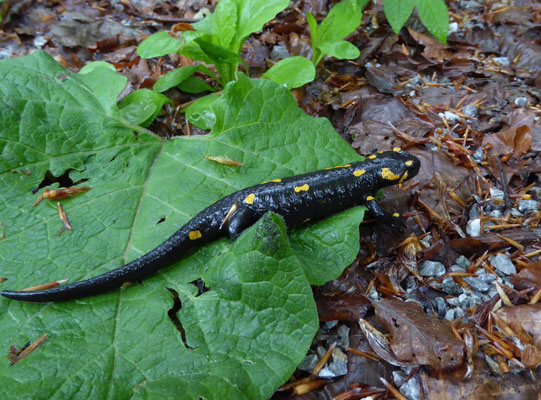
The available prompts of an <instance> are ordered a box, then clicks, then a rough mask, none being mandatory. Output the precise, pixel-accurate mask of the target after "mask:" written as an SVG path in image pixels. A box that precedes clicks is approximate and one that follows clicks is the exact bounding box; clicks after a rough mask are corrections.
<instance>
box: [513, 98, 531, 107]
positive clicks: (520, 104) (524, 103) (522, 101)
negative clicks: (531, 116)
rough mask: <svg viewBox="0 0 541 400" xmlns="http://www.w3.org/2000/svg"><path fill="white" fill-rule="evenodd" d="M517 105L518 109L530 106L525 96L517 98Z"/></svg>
mask: <svg viewBox="0 0 541 400" xmlns="http://www.w3.org/2000/svg"><path fill="white" fill-rule="evenodd" d="M515 105H516V106H517V107H526V106H527V105H528V99H527V98H526V97H523V96H520V97H517V98H516V99H515Z"/></svg>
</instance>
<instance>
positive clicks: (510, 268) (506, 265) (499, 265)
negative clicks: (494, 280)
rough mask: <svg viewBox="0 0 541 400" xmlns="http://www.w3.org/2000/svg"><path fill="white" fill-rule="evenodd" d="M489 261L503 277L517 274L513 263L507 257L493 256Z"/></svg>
mask: <svg viewBox="0 0 541 400" xmlns="http://www.w3.org/2000/svg"><path fill="white" fill-rule="evenodd" d="M489 261H490V263H491V264H492V266H493V267H494V268H496V269H497V270H498V271H500V272H502V273H503V274H505V275H511V274H515V273H516V272H517V270H516V268H515V266H514V265H513V262H512V261H511V260H510V259H509V257H507V256H505V255H503V254H496V255H495V256H492V257H490V258H489Z"/></svg>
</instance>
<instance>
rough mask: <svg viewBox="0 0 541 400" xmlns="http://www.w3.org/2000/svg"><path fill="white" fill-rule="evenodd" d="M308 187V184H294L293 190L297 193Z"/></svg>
mask: <svg viewBox="0 0 541 400" xmlns="http://www.w3.org/2000/svg"><path fill="white" fill-rule="evenodd" d="M308 189H310V186H308V184H306V183H305V184H304V185H302V186H295V192H296V193H299V192H302V191H305V192H306V191H307V190H308Z"/></svg>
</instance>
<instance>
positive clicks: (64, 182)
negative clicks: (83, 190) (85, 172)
mask: <svg viewBox="0 0 541 400" xmlns="http://www.w3.org/2000/svg"><path fill="white" fill-rule="evenodd" d="M71 171H73V169H72V168H69V169H67V170H66V171H65V172H64V173H63V174H62V175H60V176H54V175H53V174H52V173H51V171H49V170H47V172H45V176H44V177H43V179H42V181H41V182H40V184H39V185H38V187H36V188H33V189H30V191H31V192H32V194H36V192H37V191H38V190H40V189H41V188H44V187H46V186H51V185H52V184H53V183H58V184H59V186H60V187H64V188H67V187H72V186H76V185H79V184H80V183H83V182H86V181H88V178H83V179H79V180H78V181H77V182H73V180H72V179H71V178H70V176H69V174H70V172H71Z"/></svg>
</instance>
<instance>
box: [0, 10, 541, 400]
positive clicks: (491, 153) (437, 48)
mask: <svg viewBox="0 0 541 400" xmlns="http://www.w3.org/2000/svg"><path fill="white" fill-rule="evenodd" d="M447 4H448V7H449V11H450V17H451V27H452V30H451V32H450V35H449V41H448V45H447V46H445V45H442V44H441V43H439V42H438V41H436V40H435V39H433V38H432V37H431V36H429V35H427V33H426V32H424V31H423V29H422V27H421V26H420V25H419V24H418V22H417V21H416V20H414V19H411V20H410V21H409V22H408V24H407V28H405V29H403V30H402V31H401V33H400V34H399V35H394V34H393V33H392V30H391V29H390V27H389V26H388V24H387V23H386V22H385V20H384V19H383V18H382V8H381V7H382V6H381V4H378V5H374V4H371V5H369V6H368V8H367V9H365V11H364V13H363V23H362V24H361V27H360V28H359V29H358V30H357V31H356V32H355V33H354V34H353V35H351V36H350V38H349V40H350V42H352V43H354V44H356V45H357V46H358V47H359V48H360V50H361V56H360V57H359V58H358V59H357V60H351V61H338V60H335V59H327V60H325V62H324V64H320V66H319V70H318V72H319V75H318V78H317V79H316V80H315V81H314V82H312V83H309V84H308V85H306V87H305V88H302V89H296V90H295V91H294V93H295V94H296V98H297V100H298V102H299V105H300V106H301V107H302V108H303V109H304V110H305V111H306V112H307V113H308V114H311V115H318V116H325V117H328V118H329V119H330V120H331V122H332V124H333V126H334V127H335V128H336V129H337V130H338V132H339V133H340V134H341V135H342V136H343V138H344V139H345V140H346V141H348V142H349V143H351V144H352V146H353V147H354V148H355V149H357V150H358V151H359V152H360V153H361V154H369V153H371V152H374V151H379V150H383V149H387V148H392V147H395V146H401V147H402V148H405V149H407V150H408V151H412V152H413V153H414V154H415V155H416V156H418V157H419V158H420V159H421V160H422V162H423V166H422V169H421V171H420V173H419V175H418V176H417V177H416V178H415V180H413V181H412V182H410V183H408V184H407V185H405V187H403V188H402V189H397V188H393V189H392V190H389V191H386V198H385V199H383V201H384V204H385V205H386V207H387V208H394V207H399V208H400V209H402V210H406V211H407V213H406V216H407V221H406V222H407V224H408V226H409V228H410V230H411V232H412V233H411V236H410V237H408V238H407V239H405V240H402V241H400V238H397V237H395V236H396V235H393V233H390V234H389V233H388V232H385V230H383V231H378V230H374V229H373V227H372V226H371V225H370V224H363V225H362V226H361V228H360V229H361V233H362V235H361V250H360V252H359V255H358V257H357V259H356V260H355V262H354V263H353V264H352V266H351V267H350V268H348V269H346V271H345V272H344V274H343V276H342V277H341V278H339V279H337V280H335V281H333V282H329V283H327V284H326V285H323V286H321V287H318V288H315V294H316V301H317V305H318V313H319V316H320V321H321V323H320V330H319V332H318V334H317V335H316V338H315V339H314V342H313V346H312V349H311V350H310V352H309V354H308V356H307V360H308V359H309V360H312V361H314V360H315V361H316V362H317V361H318V360H321V359H323V361H325V363H324V364H325V366H324V368H326V371H327V372H326V374H325V375H324V376H323V377H321V375H320V372H321V370H323V369H324V368H323V367H322V368H321V369H320V370H319V372H317V374H316V373H315V371H316V370H314V369H313V368H312V369H309V368H308V369H307V368H302V364H301V367H299V369H298V371H297V372H296V373H295V374H294V376H293V377H292V380H291V382H290V383H288V384H287V385H285V386H284V387H283V389H287V390H283V391H280V392H277V393H276V394H275V396H274V398H276V399H283V398H299V399H300V398H302V399H331V398H333V399H342V400H343V399H360V398H363V397H366V396H373V398H378V399H379V398H389V396H393V395H391V394H389V393H390V392H389V391H388V388H389V385H394V387H396V388H398V389H399V390H400V392H401V393H402V395H403V396H405V397H406V398H408V399H416V398H431V399H439V398H468V399H478V398H479V399H481V398H486V397H487V396H492V397H493V398H506V399H528V398H534V396H536V395H537V393H539V391H540V390H541V384H540V383H539V382H540V378H541V375H540V369H539V367H538V365H539V362H540V361H541V356H540V352H541V338H540V335H541V333H540V332H539V324H538V323H537V324H536V323H535V321H538V320H539V318H540V317H539V316H540V311H539V303H538V301H539V299H540V297H541V272H540V271H541V269H540V267H539V261H538V260H539V256H540V255H541V249H540V247H539V243H540V238H541V229H540V228H539V221H540V220H541V214H540V211H539V209H540V207H539V204H540V201H541V187H540V183H539V177H540V173H541V167H540V166H541V159H540V155H539V152H540V150H541V147H540V146H541V121H540V116H541V108H540V106H539V103H540V100H541V94H540V91H539V82H540V81H541V67H540V66H541V49H540V48H539V42H538V41H536V39H535V38H536V33H538V31H539V26H540V21H539V13H538V12H537V13H536V12H535V7H536V3H535V2H532V1H521V2H499V1H495V2H488V3H486V2H481V1H477V0H472V1H455V0H452V1H448V2H447ZM204 7H209V8H211V9H212V7H213V5H210V4H207V2H199V1H194V2H187V4H186V5H185V7H184V8H182V9H179V8H178V5H177V4H176V3H174V4H173V3H170V2H155V1H147V2H138V3H134V4H131V3H125V2H122V3H118V4H117V6H115V7H112V6H111V3H107V4H103V2H98V1H96V2H83V3H81V2H69V1H68V2H63V3H50V4H42V3H38V2H27V1H24V2H20V3H19V4H17V5H13V6H12V7H11V9H10V10H9V11H8V14H7V15H6V17H5V19H4V25H3V30H2V32H1V34H2V39H3V41H4V43H5V46H4V48H3V49H1V50H0V57H2V58H8V57H15V56H21V55H25V54H27V53H28V52H29V51H31V50H32V49H35V48H43V49H46V50H47V51H48V52H49V53H51V54H53V55H54V56H55V58H56V59H57V60H58V61H59V62H60V63H61V64H62V65H64V66H66V67H68V68H73V69H75V70H76V69H78V68H80V67H82V66H83V65H84V64H86V63H87V62H89V61H92V60H95V59H102V60H105V61H109V62H112V63H113V64H114V65H115V67H116V68H117V70H119V71H121V72H122V73H124V74H125V75H126V76H128V78H129V85H128V90H132V89H135V88H137V87H150V86H151V85H152V84H153V83H154V82H155V81H156V80H157V79H158V78H159V77H160V76H162V75H163V74H165V73H166V72H167V71H169V70H171V69H173V68H176V67H178V66H183V65H190V60H188V59H185V58H184V57H179V56H176V55H170V56H168V57H164V58H163V59H161V60H159V61H158V62H156V61H155V60H141V59H139V58H137V55H136V52H135V48H136V45H137V43H138V42H140V41H141V40H142V39H143V38H144V37H145V36H147V35H149V34H151V33H153V32H155V31H156V30H161V29H167V28H172V29H173V30H178V31H182V30H186V29H190V25H189V24H190V23H191V22H194V21H196V20H197V18H196V14H197V13H198V12H199V11H200V10H201V9H202V8H204ZM327 7H328V6H327V2H323V1H316V0H315V1H312V2H305V1H300V0H298V1H294V4H293V6H292V7H289V8H288V9H287V10H286V11H284V12H283V13H281V14H280V15H278V16H277V18H276V19H275V20H274V21H273V22H272V23H270V24H268V25H267V26H266V27H265V29H264V30H263V31H262V32H261V33H259V34H256V35H253V36H252V38H250V40H249V41H248V42H247V43H246V45H245V48H244V49H243V57H244V58H245V60H246V61H247V64H248V66H249V67H250V69H251V70H252V73H253V74H255V76H257V74H258V73H263V72H264V70H265V68H268V67H269V66H270V62H272V61H273V60H277V59H279V58H283V57H285V56H289V55H293V56H296V55H304V56H310V54H311V47H310V42H309V35H307V30H306V22H305V17H304V16H305V13H306V12H307V11H310V12H311V13H312V14H314V15H316V16H317V17H318V18H321V17H324V16H325V15H326V13H327V12H328V8H327ZM67 33H69V34H67ZM126 94H127V93H126ZM170 97H171V98H174V99H175V102H176V103H177V104H181V103H184V102H187V101H190V100H191V99H192V97H190V96H187V95H186V94H182V93H178V92H175V93H172V94H171V95H170ZM166 109H167V111H166V113H165V115H163V116H162V117H160V118H159V119H158V121H156V122H154V124H153V126H154V127H155V128H156V129H155V130H156V131H158V132H161V133H163V135H164V136H174V135H178V134H192V135H193V134H199V133H202V132H201V131H199V130H198V129H197V128H195V127H190V126H189V125H188V124H186V122H185V121H184V120H183V116H182V115H181V114H179V113H176V112H175V110H174V109H173V108H171V107H168V108H167V107H166ZM3 229H5V228H3ZM382 238H383V239H382ZM402 239H404V238H402ZM382 242H383V245H382V244H381V243H382ZM370 304H372V306H373V308H374V309H375V314H374V312H373V311H372V307H370ZM376 317H377V318H376ZM359 320H362V321H366V323H368V324H370V325H365V329H364V330H362V329H361V328H360V327H359V325H358V323H357V322H358V321H359ZM398 321H400V322H399V323H398ZM366 326H370V327H371V329H372V330H367V328H366ZM400 328H403V329H400ZM363 332H372V334H371V335H373V337H377V338H378V340H379V341H380V346H386V348H387V349H388V350H391V351H392V353H393V355H394V357H395V358H396V359H395V361H399V362H402V363H403V364H404V365H402V366H394V365H397V363H393V362H391V361H392V360H391V359H386V358H385V357H382V358H379V357H374V356H373V354H374V351H376V349H374V348H373V347H372V345H371V343H373V342H374V341H373V340H372V342H371V340H370V339H368V340H367V336H370V335H366V334H363ZM385 332H389V335H387V334H385ZM334 343H336V345H334ZM340 349H341V350H340ZM336 351H339V352H340V353H341V354H342V355H343V354H345V355H346V360H347V362H346V363H345V368H343V367H340V368H339V367H338V365H339V364H340V365H344V357H343V356H342V355H341V354H340V353H336V356H335V352H336ZM376 353H377V351H376ZM325 354H327V355H328V356H327V358H324V355H325ZM363 354H364V356H363ZM378 354H379V353H378ZM451 355H452V356H453V357H452V358H453V359H454V360H453V361H452V362H451V358H450V357H451ZM442 360H443V361H442ZM305 361H306V360H305ZM309 364H310V363H308V365H309ZM399 365H400V364H399ZM333 371H334V372H333ZM382 376H383V377H385V379H386V382H388V383H387V384H385V385H384V384H382V382H381V380H380V377H382ZM296 382H302V385H304V386H302V388H303V389H302V390H297V394H295V392H291V391H290V389H291V388H296V387H299V386H300V385H299V384H296ZM391 392H392V391H391ZM301 393H302V394H301ZM395 396H397V395H395Z"/></svg>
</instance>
